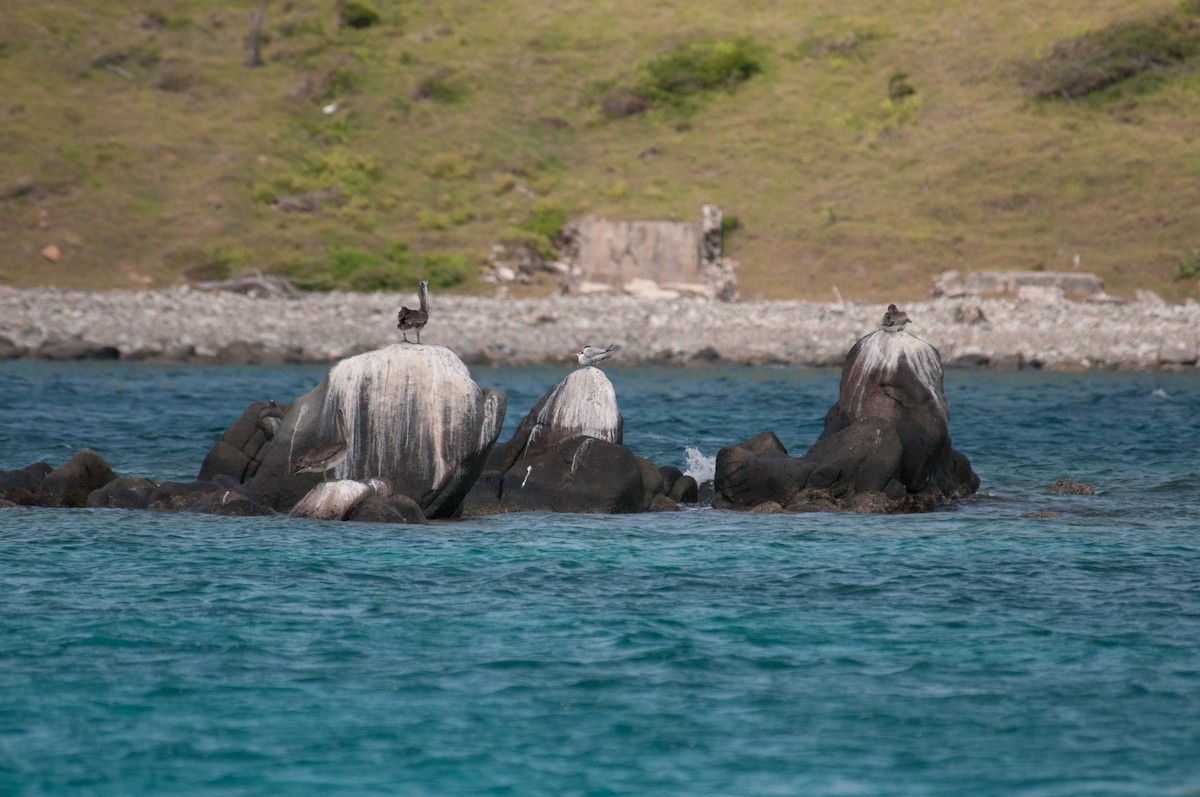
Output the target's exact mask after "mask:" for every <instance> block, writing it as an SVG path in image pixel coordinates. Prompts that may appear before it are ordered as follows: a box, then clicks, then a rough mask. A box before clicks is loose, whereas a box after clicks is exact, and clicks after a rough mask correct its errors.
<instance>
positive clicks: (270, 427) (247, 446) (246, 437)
mask: <svg viewBox="0 0 1200 797" xmlns="http://www.w3.org/2000/svg"><path fill="white" fill-rule="evenodd" d="M287 411H288V407H287V406H280V405H278V404H276V403H275V402H274V401H270V402H266V403H262V402H259V403H257V404H251V405H250V406H248V407H246V410H245V412H243V413H242V417H240V418H238V419H237V420H236V421H234V422H233V425H232V426H230V427H229V428H228V429H226V430H225V433H224V434H223V435H221V439H220V440H218V441H217V442H216V444H215V445H214V446H213V447H212V448H211V449H210V450H209V452H208V455H207V456H206V457H205V458H204V463H203V464H202V465H201V466H200V474H199V475H198V476H197V477H196V478H197V479H199V480H200V481H211V480H213V479H214V478H216V477H217V476H229V477H231V478H233V479H235V480H236V481H238V482H240V483H243V484H244V483H246V482H249V481H250V480H251V479H253V478H254V475H255V474H256V473H257V472H258V469H259V467H260V466H261V465H262V460H263V457H264V456H265V455H266V452H267V444H268V443H270V442H271V440H273V439H274V438H275V433H276V432H277V431H278V430H279V426H280V424H281V423H282V420H283V416H284V415H285V414H286V413H287Z"/></svg>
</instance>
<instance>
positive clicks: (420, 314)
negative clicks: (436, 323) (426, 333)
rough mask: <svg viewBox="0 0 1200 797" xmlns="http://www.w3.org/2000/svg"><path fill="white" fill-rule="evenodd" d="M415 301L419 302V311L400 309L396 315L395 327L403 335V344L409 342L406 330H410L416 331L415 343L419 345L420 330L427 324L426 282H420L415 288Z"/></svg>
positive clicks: (427, 299) (427, 293) (427, 296)
mask: <svg viewBox="0 0 1200 797" xmlns="http://www.w3.org/2000/svg"><path fill="white" fill-rule="evenodd" d="M417 300H418V301H420V302H421V309H420V310H410V309H409V308H407V307H401V308H400V312H399V313H397V314H396V327H397V328H398V329H399V330H400V331H401V332H403V333H404V342H405V343H409V342H410V341H409V339H408V330H410V329H412V330H416V333H417V343H420V342H421V330H422V329H424V328H425V324H427V323H428V322H429V283H428V282H427V281H426V280H421V284H420V285H418V286H417Z"/></svg>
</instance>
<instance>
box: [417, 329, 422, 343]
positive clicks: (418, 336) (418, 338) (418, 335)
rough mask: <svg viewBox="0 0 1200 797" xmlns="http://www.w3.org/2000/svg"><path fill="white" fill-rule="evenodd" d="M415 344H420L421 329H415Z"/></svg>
mask: <svg viewBox="0 0 1200 797" xmlns="http://www.w3.org/2000/svg"><path fill="white" fill-rule="evenodd" d="M417 345H418V346H420V345H421V330H419V329H418V330H417Z"/></svg>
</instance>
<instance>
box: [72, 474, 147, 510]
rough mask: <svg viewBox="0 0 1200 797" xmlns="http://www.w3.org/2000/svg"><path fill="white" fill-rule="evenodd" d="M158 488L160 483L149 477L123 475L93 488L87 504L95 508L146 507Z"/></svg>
mask: <svg viewBox="0 0 1200 797" xmlns="http://www.w3.org/2000/svg"><path fill="white" fill-rule="evenodd" d="M157 488H158V485H157V484H155V483H154V482H152V481H150V480H149V479H142V478H138V477H135V476H122V477H121V478H119V479H113V480H112V481H110V482H109V483H108V484H106V485H104V486H103V487H101V488H99V489H96V490H92V492H91V493H89V494H88V497H87V506H88V507H90V508H93V509H96V508H103V509H145V508H146V507H147V506H149V505H150V495H151V494H152V493H153V492H154V491H155V489H157Z"/></svg>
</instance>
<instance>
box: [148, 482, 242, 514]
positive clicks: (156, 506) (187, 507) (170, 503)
mask: <svg viewBox="0 0 1200 797" xmlns="http://www.w3.org/2000/svg"><path fill="white" fill-rule="evenodd" d="M224 490H225V488H223V487H222V486H221V485H219V484H217V483H216V482H211V481H194V482H170V481H168V482H161V483H159V485H158V486H157V487H155V488H154V491H153V492H151V493H150V497H149V500H148V501H147V503H146V509H153V510H157V511H163V512H195V511H199V510H198V508H199V507H200V506H201V503H202V502H203V501H204V499H205V497H206V496H207V495H209V494H211V493H216V492H218V491H222V492H223V491H224Z"/></svg>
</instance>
